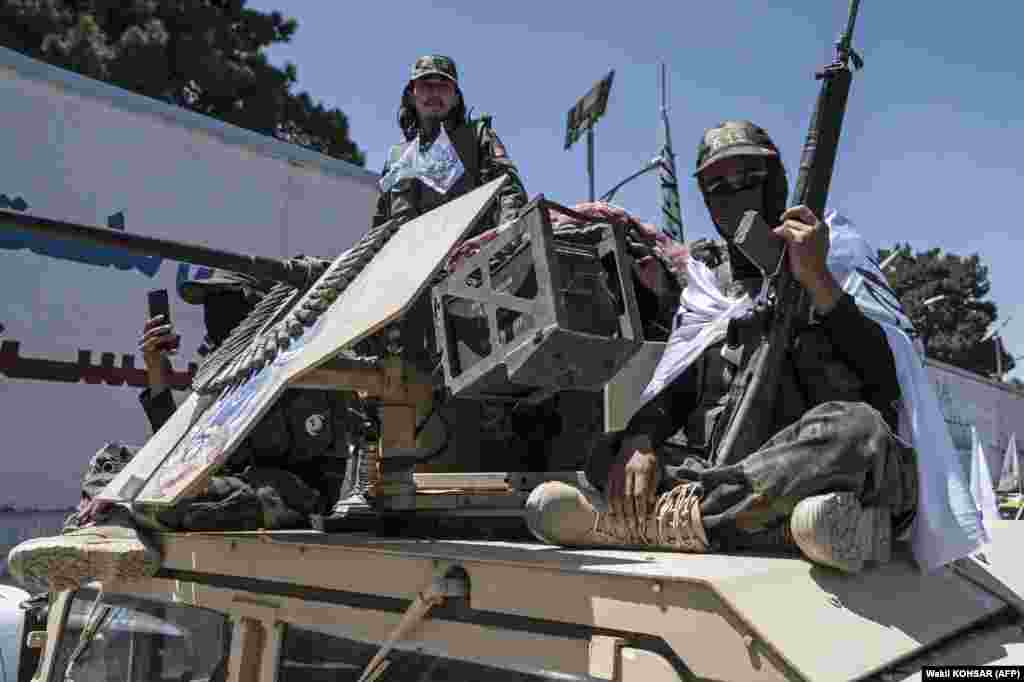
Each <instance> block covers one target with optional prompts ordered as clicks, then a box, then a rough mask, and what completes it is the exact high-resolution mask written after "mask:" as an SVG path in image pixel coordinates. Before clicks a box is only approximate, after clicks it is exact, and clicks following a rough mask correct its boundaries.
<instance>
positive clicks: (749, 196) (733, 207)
mask: <svg viewBox="0 0 1024 682" xmlns="http://www.w3.org/2000/svg"><path fill="white" fill-rule="evenodd" d="M764 188H765V185H764V184H763V183H762V184H760V185H758V186H756V187H750V188H748V189H744V190H740V191H739V192H735V193H733V194H728V195H721V194H718V195H709V194H706V195H705V196H704V201H705V203H706V204H707V207H708V209H709V210H710V211H711V212H712V215H713V216H714V218H715V229H716V230H717V231H718V234H720V235H721V236H722V238H723V239H725V242H726V244H727V245H728V247H729V267H730V270H731V271H732V279H733V281H741V280H746V279H753V278H755V277H757V278H760V277H761V271H760V270H758V269H757V266H755V265H754V264H753V263H751V262H750V260H749V259H747V257H746V256H744V255H743V253H742V252H741V251H740V250H739V249H737V248H736V246H735V244H733V241H732V239H733V237H734V236H735V235H736V230H737V229H739V226H740V221H741V220H742V219H743V214H744V213H746V212H747V211H762V212H763V211H764ZM762 215H763V213H762Z"/></svg>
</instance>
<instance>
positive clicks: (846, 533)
mask: <svg viewBox="0 0 1024 682" xmlns="http://www.w3.org/2000/svg"><path fill="white" fill-rule="evenodd" d="M823 498H824V499H810V500H804V501H803V502H801V503H800V504H798V505H797V508H796V509H795V510H794V511H793V516H792V520H791V521H790V526H791V529H792V531H793V539H794V540H795V541H796V544H797V546H798V547H799V548H800V551H801V552H803V553H804V555H805V556H807V558H808V559H811V560H812V561H814V562H816V563H819V564H823V565H825V566H831V567H833V568H837V569H839V570H841V571H844V572H846V573H859V572H860V571H861V570H863V568H864V564H865V562H868V561H879V562H887V561H889V559H890V558H891V556H892V522H891V517H890V510H889V508H888V507H862V506H861V504H860V501H859V500H857V496H856V495H855V494H854V493H832V494H830V495H826V496H823Z"/></svg>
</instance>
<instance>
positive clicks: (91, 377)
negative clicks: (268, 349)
mask: <svg viewBox="0 0 1024 682" xmlns="http://www.w3.org/2000/svg"><path fill="white" fill-rule="evenodd" d="M20 351H21V344H20V343H19V342H17V341H4V342H2V343H0V374H3V375H5V376H7V377H8V378H9V379H35V380H38V381H59V382H63V383H78V382H80V381H84V382H85V383H87V384H106V385H107V386H134V387H136V388H145V387H146V386H148V385H149V382H148V381H147V379H146V370H145V369H144V368H143V369H137V368H136V367H135V357H134V356H132V355H124V354H122V355H121V364H120V366H117V365H116V364H115V360H116V355H115V354H114V353H101V354H100V361H99V363H98V364H93V362H92V355H93V352H92V351H90V350H79V351H78V359H77V360H76V361H73V362H72V361H64V360H48V359H45V358H23V357H21V352H20ZM195 371H196V364H195V363H189V366H188V370H187V371H184V372H178V371H173V370H172V372H171V382H170V385H171V387H172V388H175V389H178V390H186V389H188V387H189V386H190V385H191V383H192V377H193V375H194V374H195Z"/></svg>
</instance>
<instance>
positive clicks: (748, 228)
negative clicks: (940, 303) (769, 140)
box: [713, 0, 864, 465]
mask: <svg viewBox="0 0 1024 682" xmlns="http://www.w3.org/2000/svg"><path fill="white" fill-rule="evenodd" d="M859 7H860V0H851V2H850V13H849V17H848V19H847V24H846V30H845V31H844V32H843V33H842V34H841V35H840V36H839V40H838V41H837V42H836V50H835V57H834V58H833V61H832V62H831V63H830V64H828V65H826V66H825V68H824V69H823V70H822V71H821V72H819V73H817V74H815V78H816V79H818V80H820V81H821V89H820V91H819V93H818V99H817V102H816V103H815V107H814V113H813V114H812V115H811V123H810V127H809V129H808V131H807V139H806V141H805V142H804V148H803V153H802V155H801V158H800V171H799V175H798V176H797V182H796V188H795V190H794V193H793V199H792V205H799V204H803V205H805V206H807V207H808V208H810V209H811V211H812V212H814V215H816V216H818V218H819V219H821V220H823V219H824V216H823V215H822V214H823V213H824V211H825V203H826V201H827V199H828V189H829V184H830V183H831V181H832V168H833V166H834V165H835V160H836V151H837V149H838V146H839V133H840V131H841V130H842V126H843V115H844V114H845V113H846V100H847V97H848V96H849V94H850V83H851V80H852V71H851V69H850V62H851V61H852V62H853V67H854V69H859V68H861V67H862V66H863V65H864V62H863V60H862V59H861V58H860V56H859V55H857V54H856V53H855V52H854V51H853V49H852V47H851V46H850V42H851V39H852V36H853V27H854V24H855V23H856V20H857V10H858V9H859ZM769 229H770V228H769V227H768V226H767V225H766V224H764V219H763V218H761V216H760V215H759V214H757V212H755V211H748V212H747V214H745V215H744V217H743V220H742V221H741V224H740V227H739V229H738V230H737V232H736V239H735V243H736V245H737V247H739V248H740V250H741V251H744V252H745V253H746V254H747V255H748V256H749V257H750V258H751V260H752V262H754V263H755V264H758V266H759V267H760V268H761V269H762V271H763V272H765V273H766V274H768V276H769V278H770V287H769V292H770V294H769V302H770V303H769V304H768V305H764V304H762V305H760V306H758V308H756V309H755V310H754V311H753V313H752V315H751V318H750V319H748V320H746V321H736V322H737V323H739V324H744V322H745V323H746V324H750V325H752V326H753V328H754V329H756V330H757V337H756V339H752V341H753V342H754V343H755V344H756V347H755V349H754V350H753V351H752V352H751V353H750V355H749V359H748V360H747V363H746V366H745V368H744V369H743V371H742V373H741V374H740V376H739V377H737V379H736V381H735V382H734V384H733V389H732V391H731V394H730V396H729V399H728V402H727V404H726V408H725V412H724V413H723V415H722V417H721V418H720V419H719V421H718V425H717V426H716V429H715V432H716V433H715V435H716V436H718V435H719V434H722V438H721V439H720V440H718V439H717V438H716V439H715V440H716V441H717V442H716V444H715V445H716V447H714V450H713V451H714V452H715V464H718V465H727V464H733V463H735V462H738V461H740V460H742V459H743V458H744V457H746V456H747V455H749V454H751V453H753V452H755V451H756V450H757V449H758V448H760V447H761V446H762V445H763V444H764V443H765V441H767V440H768V439H769V438H770V437H771V436H772V433H770V432H769V431H770V430H771V429H772V428H773V427H774V415H775V405H776V401H777V398H778V385H779V378H780V375H781V370H782V365H783V362H785V360H786V357H787V355H788V351H789V346H790V343H791V341H792V335H793V329H794V326H795V324H796V322H797V321H798V320H800V319H806V317H807V315H808V314H809V303H808V300H807V294H806V292H805V291H804V289H803V287H802V286H800V283H799V282H797V281H796V278H795V277H794V276H793V273H792V271H791V270H790V269H789V265H788V262H787V258H786V249H785V248H784V247H783V248H778V247H776V249H775V252H774V253H771V251H770V250H769V252H768V253H767V254H766V253H765V250H764V249H763V248H759V247H761V246H762V244H758V243H757V242H756V241H755V240H757V241H761V242H762V243H763V242H764V235H767V234H768V230H769ZM745 247H746V248H745ZM769 273H772V274H769ZM772 280H773V281H772Z"/></svg>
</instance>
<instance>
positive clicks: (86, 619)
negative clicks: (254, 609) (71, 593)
mask: <svg viewBox="0 0 1024 682" xmlns="http://www.w3.org/2000/svg"><path fill="white" fill-rule="evenodd" d="M97 598H98V601H97ZM230 635H231V630H230V625H229V622H228V620H227V618H226V617H225V616H224V615H223V614H220V613H217V612H214V611H207V610H204V609H198V608H194V607H190V606H182V605H180V604H164V603H160V602H150V601H145V600H141V599H136V598H128V597H124V596H120V595H116V596H115V595H109V596H108V595H102V596H101V595H98V593H97V592H96V591H94V590H79V591H78V592H77V593H76V594H75V598H74V600H73V601H72V603H71V609H70V611H69V613H68V617H67V621H66V622H65V625H64V628H63V630H62V632H61V637H60V644H59V646H58V648H57V651H56V658H55V666H54V667H53V671H54V675H55V679H58V680H59V679H63V680H66V681H69V682H70V681H73V682H94V681H95V682H101V681H102V682H108V681H110V680H118V681H119V682H121V681H124V682H135V681H138V682H143V681H145V682H150V681H154V682H160V681H161V680H167V681H170V680H174V682H218V681H220V680H224V679H225V677H226V665H227V657H228V652H229V650H230Z"/></svg>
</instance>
